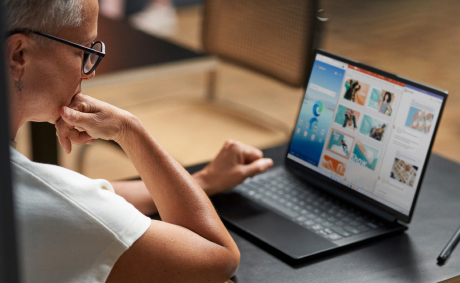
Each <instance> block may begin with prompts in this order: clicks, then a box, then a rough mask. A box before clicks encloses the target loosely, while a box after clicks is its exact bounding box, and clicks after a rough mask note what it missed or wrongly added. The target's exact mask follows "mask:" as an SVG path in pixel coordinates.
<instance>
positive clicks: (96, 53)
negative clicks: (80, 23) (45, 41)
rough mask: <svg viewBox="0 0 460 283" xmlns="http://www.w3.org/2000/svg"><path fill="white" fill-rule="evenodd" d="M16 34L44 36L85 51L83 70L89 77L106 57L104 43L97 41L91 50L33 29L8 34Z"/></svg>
mask: <svg viewBox="0 0 460 283" xmlns="http://www.w3.org/2000/svg"><path fill="white" fill-rule="evenodd" d="M16 33H33V34H37V35H40V36H43V37H46V38H49V39H52V40H55V41H58V42H61V43H64V44H67V45H70V46H72V47H75V48H78V49H81V50H83V51H84V54H83V65H82V66H83V67H82V68H83V73H84V74H85V75H89V74H91V73H92V72H94V70H96V68H97V65H99V63H100V62H101V60H102V58H103V57H104V56H105V44H104V43H103V42H102V41H96V42H93V43H91V48H89V47H86V46H83V45H80V44H77V43H73V42H71V41H67V40H65V39H62V38H59V37H56V36H52V35H49V34H46V33H41V32H39V31H35V30H31V29H16V30H13V31H10V32H9V33H8V36H11V35H13V34H16Z"/></svg>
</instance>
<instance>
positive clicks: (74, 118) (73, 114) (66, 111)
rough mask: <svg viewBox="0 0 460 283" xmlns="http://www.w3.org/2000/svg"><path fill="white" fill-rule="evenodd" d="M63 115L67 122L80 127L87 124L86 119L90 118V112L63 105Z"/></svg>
mask: <svg viewBox="0 0 460 283" xmlns="http://www.w3.org/2000/svg"><path fill="white" fill-rule="evenodd" d="M61 117H62V120H64V122H66V123H67V124H69V125H71V126H75V127H78V126H82V125H83V124H85V121H86V120H87V119H88V118H87V117H88V114H86V113H83V112H80V111H75V110H73V109H72V108H69V107H67V106H63V107H62V108H61Z"/></svg>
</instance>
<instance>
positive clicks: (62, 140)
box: [58, 136, 72, 154]
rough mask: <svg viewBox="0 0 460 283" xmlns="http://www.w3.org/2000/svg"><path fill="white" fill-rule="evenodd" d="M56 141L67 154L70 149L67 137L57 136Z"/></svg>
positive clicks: (70, 145) (70, 144) (70, 143)
mask: <svg viewBox="0 0 460 283" xmlns="http://www.w3.org/2000/svg"><path fill="white" fill-rule="evenodd" d="M58 141H59V143H60V144H61V146H62V148H63V149H64V151H65V152H66V153H67V154H69V153H70V152H71V151H72V142H71V141H70V139H69V138H67V137H62V136H58Z"/></svg>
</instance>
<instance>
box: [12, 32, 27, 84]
mask: <svg viewBox="0 0 460 283" xmlns="http://www.w3.org/2000/svg"><path fill="white" fill-rule="evenodd" d="M30 44H31V43H30V39H29V38H28V37H27V36H26V35H24V34H13V35H12V36H10V37H8V39H7V41H6V66H7V68H8V71H9V73H10V76H11V77H12V79H14V80H16V81H18V80H19V79H20V78H21V77H24V69H25V66H26V65H27V63H28V57H29V51H30Z"/></svg>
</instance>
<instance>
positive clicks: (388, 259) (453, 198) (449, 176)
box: [188, 145, 460, 283]
mask: <svg viewBox="0 0 460 283" xmlns="http://www.w3.org/2000/svg"><path fill="white" fill-rule="evenodd" d="M285 153H286V145H282V146H279V147H275V148H271V149H269V150H265V151H264V154H265V156H268V157H272V158H273V159H274V161H275V165H280V164H282V162H283V160H284V154H285ZM202 167H203V165H199V166H194V167H189V168H188V169H189V170H191V172H193V171H195V170H198V169H200V168H202ZM458 172H460V164H457V163H454V162H452V161H449V160H447V159H444V158H442V157H439V156H437V155H432V156H431V158H430V161H429V165H428V168H427V172H426V174H425V178H424V181H423V185H422V188H421V192H420V195H419V198H418V201H417V205H416V208H415V212H414V216H413V218H412V221H411V223H410V224H409V229H408V230H407V231H406V232H404V233H400V234H397V235H393V236H390V237H386V238H383V239H378V240H374V241H371V242H367V243H363V244H360V245H358V246H354V247H351V248H348V249H345V250H342V251H339V252H337V253H333V254H330V255H326V256H323V257H318V258H316V259H313V260H307V261H304V262H298V263H296V262H286V261H285V260H284V259H283V258H282V257H280V256H279V255H277V254H276V253H275V252H273V251H271V250H270V249H269V248H268V247H266V246H264V245H263V244H262V243H260V242H258V241H257V240H254V239H250V238H249V237H247V236H246V235H244V234H243V233H241V232H240V231H237V230H235V229H233V228H232V227H229V228H230V233H231V235H232V236H233V238H234V239H235V241H236V243H237V245H238V247H239V249H240V252H241V263H240V267H239V269H238V272H237V274H236V277H235V282H237V283H242V282H439V281H442V280H446V279H449V278H452V277H454V276H458V275H459V274H460V269H459V266H460V247H457V249H456V250H454V252H453V253H452V255H451V256H450V258H449V259H448V260H447V262H446V263H445V264H444V265H443V266H439V265H437V264H436V258H437V257H438V255H439V253H440V252H441V250H442V249H443V248H444V246H445V245H446V243H447V242H448V241H449V239H450V238H451V237H452V235H453V234H454V233H455V231H456V229H457V228H458V226H459V225H460V217H459V213H458V208H459V207H460V189H458V184H460V174H458ZM280 232H281V231H280Z"/></svg>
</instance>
